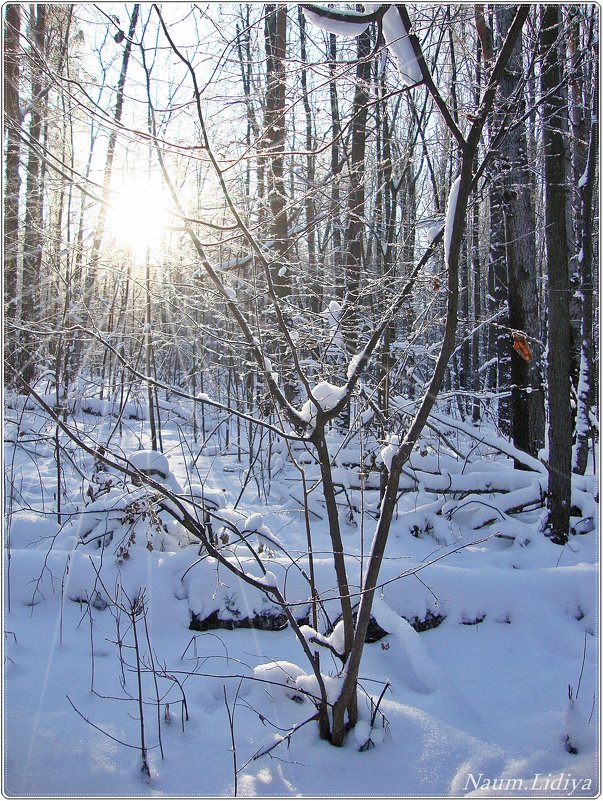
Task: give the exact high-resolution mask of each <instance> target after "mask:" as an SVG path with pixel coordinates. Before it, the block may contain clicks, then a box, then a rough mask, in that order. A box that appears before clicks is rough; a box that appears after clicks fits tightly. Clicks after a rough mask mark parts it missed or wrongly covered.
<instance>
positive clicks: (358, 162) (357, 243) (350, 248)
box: [342, 28, 371, 353]
mask: <svg viewBox="0 0 603 801" xmlns="http://www.w3.org/2000/svg"><path fill="white" fill-rule="evenodd" d="M370 52H371V34H370V28H367V30H366V31H364V33H361V34H360V36H359V37H358V56H357V64H356V87H355V91H354V107H353V117H352V133H351V138H352V144H351V154H350V193H349V200H348V212H347V213H348V224H347V227H346V232H345V246H344V247H345V251H344V254H343V257H344V263H343V272H344V275H345V282H346V299H345V306H344V313H343V318H342V330H343V335H344V337H345V341H346V344H347V346H348V349H349V350H350V352H352V353H353V352H354V351H355V349H356V343H357V340H358V323H359V319H360V315H359V309H358V304H359V301H360V281H361V271H362V240H363V236H362V233H363V230H364V175H365V164H364V157H365V153H366V121H367V116H368V101H369V93H368V87H369V80H370V77H371V64H370V61H369V60H368V57H369V55H370Z"/></svg>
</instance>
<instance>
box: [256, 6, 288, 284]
mask: <svg viewBox="0 0 603 801" xmlns="http://www.w3.org/2000/svg"><path fill="white" fill-rule="evenodd" d="M266 56H267V65H266V106H265V111H264V147H263V150H264V153H265V154H266V156H267V161H266V171H267V179H268V204H269V207H270V238H271V240H272V247H273V253H274V258H273V265H272V270H271V272H272V274H273V279H272V280H273V282H274V288H275V291H276V293H277V295H278V296H279V297H283V296H284V295H286V294H287V291H288V287H289V280H288V278H287V277H286V275H285V261H284V258H285V254H286V253H287V251H288V250H289V247H290V242H289V233H288V227H289V226H288V219H287V198H286V196H285V181H284V173H285V155H284V154H285V137H286V128H285V100H286V97H285V90H286V84H285V58H286V56H287V6H286V5H284V4H281V3H279V4H275V3H269V4H267V5H266Z"/></svg>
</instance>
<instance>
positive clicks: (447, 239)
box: [444, 175, 461, 266]
mask: <svg viewBox="0 0 603 801" xmlns="http://www.w3.org/2000/svg"><path fill="white" fill-rule="evenodd" d="M460 185H461V176H460V175H459V176H458V178H456V179H455V180H454V181H453V182H452V186H451V187H450V193H449V194H448V205H447V207H446V223H445V224H444V258H445V261H446V265H447V266H448V259H449V257H450V243H451V242H452V232H453V230H454V215H455V213H456V201H457V199H458V196H459V187H460Z"/></svg>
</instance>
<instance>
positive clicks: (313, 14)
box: [303, 6, 369, 37]
mask: <svg viewBox="0 0 603 801" xmlns="http://www.w3.org/2000/svg"><path fill="white" fill-rule="evenodd" d="M315 9H316V10H315V11H313V10H311V9H309V8H304V9H303V11H304V14H305V16H306V18H307V19H308V21H309V22H311V23H312V24H313V25H316V27H317V28H321V29H322V30H323V31H327V32H328V33H334V34H336V35H338V36H345V37H353V36H360V34H361V33H364V31H365V30H366V29H367V28H368V26H369V23H368V22H348V21H347V20H345V19H330V18H329V17H325V16H323V15H322V14H321V13H320V10H321V7H320V6H315ZM325 10H328V11H329V13H331V14H333V13H335V14H337V11H338V10H337V8H329V9H325ZM341 13H343V14H345V15H346V16H348V17H353V16H356V15H357V14H358V12H354V11H349V10H348V9H342V11H341Z"/></svg>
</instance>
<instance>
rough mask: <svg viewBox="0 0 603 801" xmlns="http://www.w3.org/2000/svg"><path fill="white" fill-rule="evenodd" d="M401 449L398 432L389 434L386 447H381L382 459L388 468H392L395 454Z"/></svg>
mask: <svg viewBox="0 0 603 801" xmlns="http://www.w3.org/2000/svg"><path fill="white" fill-rule="evenodd" d="M399 449H400V437H399V436H398V435H397V434H389V435H388V437H387V440H386V442H385V445H384V447H383V448H382V449H381V453H380V456H381V460H382V462H383V464H384V465H385V466H386V467H387V469H388V470H391V469H392V461H393V458H394V456H395V455H396V454H397V453H398V451H399Z"/></svg>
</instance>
